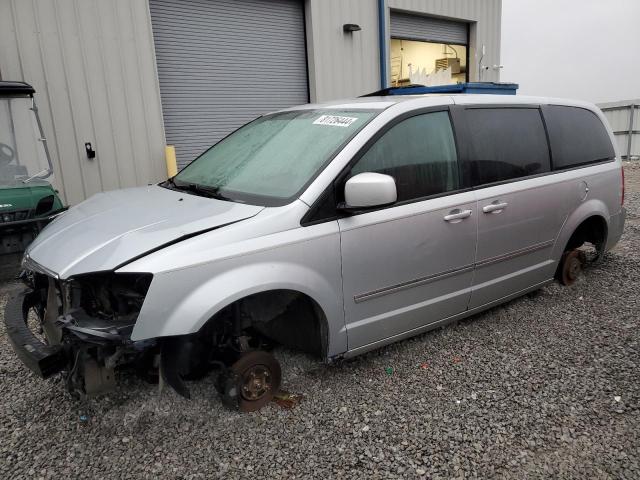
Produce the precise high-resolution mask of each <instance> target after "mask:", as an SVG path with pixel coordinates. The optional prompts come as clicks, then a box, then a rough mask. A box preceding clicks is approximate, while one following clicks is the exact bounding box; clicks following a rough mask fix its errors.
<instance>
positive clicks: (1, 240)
mask: <svg viewBox="0 0 640 480" xmlns="http://www.w3.org/2000/svg"><path fill="white" fill-rule="evenodd" d="M34 93H35V90H34V89H33V87H32V86H31V85H29V84H27V83H23V82H6V81H0V264H2V263H3V261H2V258H3V257H2V255H5V254H10V253H17V252H21V251H23V250H24V249H25V248H26V247H27V245H29V243H30V242H31V241H32V240H33V239H34V238H35V236H36V235H37V234H38V232H39V231H40V230H41V229H42V228H43V227H44V225H46V224H47V223H48V222H49V221H51V220H52V219H53V217H55V216H56V215H58V214H59V213H61V212H62V211H64V207H63V205H62V202H61V201H60V198H59V197H58V193H57V192H56V190H54V188H53V187H52V186H51V184H50V183H49V182H48V181H47V179H50V178H51V176H52V175H53V168H52V166H51V157H50V155H49V149H48V147H47V140H46V138H45V136H44V133H43V131H42V124H41V122H40V117H39V116H38V108H37V107H36V104H35V100H34V98H33V94H34Z"/></svg>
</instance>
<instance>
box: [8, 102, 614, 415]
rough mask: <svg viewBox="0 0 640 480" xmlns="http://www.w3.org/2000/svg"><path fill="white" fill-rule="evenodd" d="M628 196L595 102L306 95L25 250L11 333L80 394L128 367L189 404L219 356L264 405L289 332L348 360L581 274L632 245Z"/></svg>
mask: <svg viewBox="0 0 640 480" xmlns="http://www.w3.org/2000/svg"><path fill="white" fill-rule="evenodd" d="M623 196H624V179H623V171H622V166H621V163H620V160H619V155H618V154H617V152H616V146H615V141H614V137H613V134H612V132H611V130H610V128H609V127H608V126H607V124H606V121H605V119H604V118H603V115H602V113H601V112H600V111H599V110H598V109H597V108H596V107H594V106H593V105H591V104H587V103H583V102H575V101H566V100H557V99H549V98H534V97H523V96H501V95H496V96H493V95H423V96H379V97H364V98H359V99H355V100H348V101H341V102H332V103H327V104H318V105H303V106H299V107H295V108H290V109H286V110H283V111H280V112H276V113H272V114H268V115H264V116H262V117H259V118H258V119H256V120H254V121H253V122H251V123H249V124H247V125H245V126H244V127H242V128H240V129H239V130H237V131H235V132H234V133H232V134H231V135H229V136H228V137H227V138H225V139H223V140H222V141H220V142H219V143H217V144H216V145H214V146H213V147H211V148H210V149H209V150H207V151H205V152H204V153H203V154H202V155H201V156H200V157H198V158H197V159H196V160H194V161H193V162H192V163H191V164H189V165H188V166H187V167H185V168H184V169H183V170H182V171H181V172H180V173H179V174H178V175H176V176H175V177H173V178H170V179H168V180H167V181H165V182H162V183H160V184H158V185H153V186H148V187H140V188H132V189H126V190H120V191H113V192H105V193H101V194H98V195H95V196H94V197H92V198H90V199H89V200H87V201H85V202H83V203H81V204H79V205H77V206H75V207H73V208H70V209H69V211H68V212H66V213H64V214H63V215H61V216H60V217H58V218H57V219H56V220H55V221H54V222H53V223H51V224H50V225H49V226H47V227H46V228H45V229H44V231H43V232H42V233H41V234H40V235H39V236H38V238H37V239H36V240H35V241H34V242H33V244H32V245H31V246H30V247H29V248H28V250H27V251H26V253H25V256H24V260H23V267H24V273H23V275H22V276H23V279H24V282H25V283H26V285H27V286H26V288H25V289H24V290H22V291H20V292H18V293H17V294H16V295H14V296H13V297H12V298H11V299H10V301H9V302H8V304H7V311H6V315H5V322H6V323H7V332H8V334H9V337H10V339H11V341H12V343H13V346H14V349H15V351H16V353H17V354H18V356H19V357H20V358H21V359H22V360H23V362H24V363H25V364H26V365H27V366H29V367H30V368H31V369H32V370H33V371H35V372H37V373H38V374H40V375H41V376H43V377H47V376H49V375H52V374H55V373H57V372H63V375H64V378H65V379H66V383H67V386H68V388H69V390H70V391H72V392H79V393H81V394H94V393H98V392H101V391H104V390H107V389H109V388H111V387H113V385H114V382H115V375H114V373H115V372H116V370H117V367H120V366H123V365H126V364H129V365H134V366H135V367H136V368H137V369H138V371H139V372H140V373H141V374H143V375H145V376H147V377H149V378H151V379H153V378H154V377H155V378H156V379H157V378H158V375H161V376H162V378H163V379H164V381H166V382H167V383H168V384H169V385H171V386H172V387H174V388H175V389H176V391H177V392H178V393H180V394H182V395H184V396H187V397H188V396H189V389H188V387H187V384H186V383H185V380H188V379H193V378H197V377H199V376H202V375H205V374H207V373H208V372H209V371H211V370H212V369H214V368H215V369H216V370H218V371H219V374H218V382H217V385H218V389H219V392H220V394H221V396H222V398H223V400H224V401H225V403H227V404H228V405H230V406H232V407H234V408H239V409H241V410H243V411H250V410H256V409H258V408H260V407H261V406H263V405H264V404H265V403H267V402H268V401H269V400H270V399H271V398H272V396H273V395H274V393H275V392H277V390H278V389H279V387H280V383H281V371H280V366H279V364H278V362H277V360H276V359H275V358H274V357H273V355H272V354H271V353H269V351H270V350H271V348H272V347H273V346H274V345H278V344H279V345H284V346H286V347H289V348H294V349H299V350H302V351H305V352H308V353H310V354H314V355H317V356H318V357H319V358H321V359H323V360H324V361H327V362H331V361H334V360H336V359H340V358H344V357H350V356H354V355H358V354H360V353H363V352H366V351H368V350H371V349H373V348H376V347H379V346H382V345H385V344H388V343H390V342H394V341H397V340H400V339H403V338H406V337H409V336H412V335H416V334H418V333H421V332H424V331H426V330H429V329H432V328H435V327H438V326H441V325H444V324H446V323H448V322H451V321H455V320H458V319H461V318H464V317H468V316H470V315H473V314H475V313H478V312H480V311H482V310H485V309H487V308H489V307H492V306H494V305H496V304H499V303H502V302H505V301H508V300H510V299H512V298H514V297H517V296H519V295H523V294H525V293H527V292H530V291H532V290H535V289H539V288H540V287H542V286H544V285H545V284H547V283H549V282H551V281H553V280H554V278H556V279H558V280H560V281H561V282H562V283H564V284H571V283H572V282H573V281H574V280H575V279H576V278H577V276H578V274H579V271H580V269H581V267H582V266H583V265H584V264H585V263H586V262H589V261H597V260H599V259H600V258H601V257H602V255H603V253H604V252H605V251H607V250H609V249H611V248H612V247H613V246H614V245H615V244H616V242H618V240H619V238H620V236H621V233H622V230H623V225H624V218H625V210H624V208H623ZM586 246H588V247H589V248H586ZM28 325H32V326H33V325H37V326H38V327H39V329H40V333H39V332H37V331H34V330H37V329H30V328H29V326H28ZM158 372H159V373H158Z"/></svg>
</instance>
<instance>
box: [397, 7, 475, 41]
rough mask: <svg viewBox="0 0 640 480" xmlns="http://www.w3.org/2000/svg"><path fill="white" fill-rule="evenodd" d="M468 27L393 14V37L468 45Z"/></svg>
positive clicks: (404, 14)
mask: <svg viewBox="0 0 640 480" xmlns="http://www.w3.org/2000/svg"><path fill="white" fill-rule="evenodd" d="M467 30H468V25H467V24H466V23H462V22H454V21H451V20H443V19H440V18H433V17H425V16H422V15H412V14H408V13H402V12H393V11H392V12H391V32H390V33H391V37H392V38H407V39H411V40H423V41H426V42H442V43H458V44H464V45H466V44H467V43H468V41H469V40H468V36H467Z"/></svg>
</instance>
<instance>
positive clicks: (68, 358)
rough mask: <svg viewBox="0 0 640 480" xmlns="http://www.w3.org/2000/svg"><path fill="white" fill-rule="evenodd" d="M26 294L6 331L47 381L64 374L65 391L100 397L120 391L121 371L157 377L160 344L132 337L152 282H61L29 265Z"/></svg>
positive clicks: (100, 277)
mask: <svg viewBox="0 0 640 480" xmlns="http://www.w3.org/2000/svg"><path fill="white" fill-rule="evenodd" d="M23 266H24V267H25V270H24V271H23V273H22V280H23V282H24V283H25V286H26V287H27V288H25V289H22V290H21V291H19V292H17V293H16V294H14V295H13V296H11V298H10V299H9V301H8V304H7V308H6V311H5V323H6V327H7V333H8V336H9V339H10V341H11V343H12V345H13V348H14V350H15V351H16V353H17V354H18V356H19V357H20V359H21V360H22V361H23V363H24V364H25V365H27V366H28V367H29V368H30V369H31V370H32V371H33V372H35V373H36V374H38V375H39V376H40V377H42V378H48V377H50V376H52V375H54V374H56V373H60V372H64V378H65V381H66V385H67V389H68V390H69V391H70V392H72V393H76V394H87V395H95V394H99V393H103V392H106V391H109V390H111V389H113V388H114V387H115V373H114V370H115V368H116V367H118V366H120V365H125V364H136V365H139V366H141V367H142V368H145V367H146V368H148V369H149V371H152V368H153V361H154V357H155V355H156V354H157V352H158V348H157V342H156V341H155V340H153V339H152V340H142V341H137V342H136V341H132V340H131V333H132V331H133V327H134V325H135V322H136V319H137V317H138V314H139V313H140V309H141V308H142V303H143V301H144V298H145V295H146V293H147V290H148V289H149V285H150V283H151V279H152V276H151V275H150V274H130V273H126V274H116V273H111V272H107V273H96V274H87V275H79V276H77V277H74V278H72V279H69V280H60V279H57V278H55V277H54V276H51V275H48V274H47V273H45V272H43V271H42V269H41V268H39V266H38V265H36V264H34V263H32V262H31V261H30V259H29V257H26V258H25V260H24V262H23Z"/></svg>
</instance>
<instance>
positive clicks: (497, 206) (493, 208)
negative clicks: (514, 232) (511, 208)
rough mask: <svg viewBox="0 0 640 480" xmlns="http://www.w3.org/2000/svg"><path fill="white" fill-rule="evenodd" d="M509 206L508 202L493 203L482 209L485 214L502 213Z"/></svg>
mask: <svg viewBox="0 0 640 480" xmlns="http://www.w3.org/2000/svg"><path fill="white" fill-rule="evenodd" d="M507 205H509V204H508V203H507V202H493V203H490V204H489V205H485V206H484V207H482V211H483V212H484V213H500V212H501V211H502V210H504V209H505V208H507Z"/></svg>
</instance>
